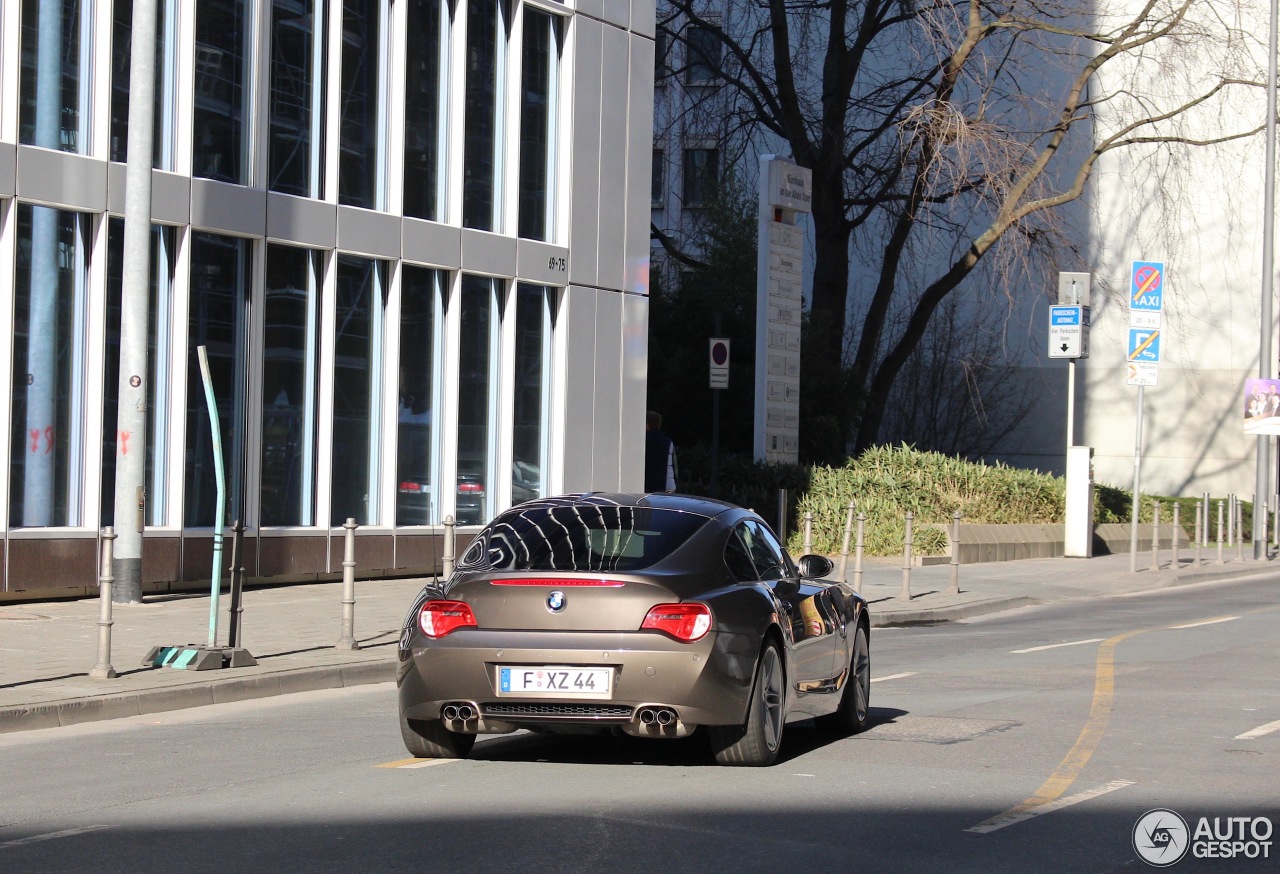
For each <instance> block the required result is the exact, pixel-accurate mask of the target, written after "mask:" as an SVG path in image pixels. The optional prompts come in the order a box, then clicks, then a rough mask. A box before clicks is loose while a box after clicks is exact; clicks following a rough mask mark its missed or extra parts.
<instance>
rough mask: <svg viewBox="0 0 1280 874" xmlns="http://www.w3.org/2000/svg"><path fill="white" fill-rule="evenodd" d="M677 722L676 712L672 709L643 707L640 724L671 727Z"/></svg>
mask: <svg viewBox="0 0 1280 874" xmlns="http://www.w3.org/2000/svg"><path fill="white" fill-rule="evenodd" d="M675 721H676V712H675V711H674V710H672V709H671V708H670V707H641V708H640V722H641V724H642V725H653V724H654V723H657V724H658V725H671V724H672V723H673V722H675Z"/></svg>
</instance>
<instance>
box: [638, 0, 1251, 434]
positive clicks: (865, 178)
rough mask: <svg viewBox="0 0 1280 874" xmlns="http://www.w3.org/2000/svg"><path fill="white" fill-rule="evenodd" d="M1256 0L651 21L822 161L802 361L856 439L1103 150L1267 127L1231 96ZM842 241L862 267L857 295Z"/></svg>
mask: <svg viewBox="0 0 1280 874" xmlns="http://www.w3.org/2000/svg"><path fill="white" fill-rule="evenodd" d="M1251 2H1253V0H1139V2H1137V3H1128V2H1123V0H1116V2H1115V3H1106V2H1105V0H1104V3H1103V4H1102V5H1103V6H1104V7H1105V8H1103V9H1101V10H1098V9H1097V4H1094V3H1090V2H1083V0H989V2H979V0H665V6H664V8H663V10H661V11H660V14H659V28H660V32H663V33H665V34H666V35H667V39H668V40H669V41H670V42H672V43H675V44H677V45H679V44H683V49H684V51H683V57H684V58H685V59H686V62H687V63H697V64H702V65H707V64H714V65H715V69H716V73H717V82H718V85H719V87H718V88H717V89H715V90H714V93H709V94H707V95H706V99H709V100H714V101H715V105H716V107H717V111H718V112H723V113H724V115H723V118H724V124H725V127H726V129H729V130H733V131H736V132H738V133H739V134H740V135H741V136H742V137H744V138H748V139H754V140H755V141H757V142H758V143H760V144H762V145H768V144H769V143H773V144H775V145H774V147H775V148H776V144H781V143H785V148H789V149H790V151H791V154H792V156H793V158H794V160H796V161H797V162H798V163H800V164H801V165H803V166H805V167H808V168H810V169H811V170H812V171H813V185H814V190H813V215H812V221H813V232H814V244H815V262H814V274H813V296H812V309H811V312H810V317H809V320H808V331H807V333H806V335H805V338H804V346H803V369H802V373H803V375H804V376H803V378H804V380H805V385H806V391H807V390H808V387H809V386H812V385H820V386H824V387H825V389H826V391H827V400H828V405H829V406H830V401H831V400H832V399H833V398H845V399H847V404H846V406H845V407H844V408H843V410H841V415H842V420H841V427H842V428H843V430H844V435H845V437H846V439H847V440H849V441H850V442H851V443H852V444H853V448H854V450H855V451H860V450H862V449H864V448H866V447H867V446H869V445H872V444H873V443H875V442H877V440H878V439H879V437H880V432H881V428H882V425H883V424H884V420H885V413H886V404H887V403H888V401H889V399H890V397H891V394H892V389H893V386H894V384H895V382H896V381H897V379H898V377H899V375H900V374H901V373H902V370H903V368H904V366H905V365H906V364H907V362H908V361H909V360H910V359H911V356H912V355H913V353H914V352H915V351H916V350H917V348H918V347H919V346H920V344H921V342H922V339H923V338H924V337H925V336H926V334H927V332H928V328H929V325H930V323H931V321H932V320H933V318H934V316H935V314H936V313H937V312H938V310H939V307H940V305H941V304H942V303H943V301H945V300H947V299H948V296H949V295H951V294H952V293H953V292H955V291H956V290H957V289H958V288H959V287H961V284H962V283H963V282H964V280H965V279H966V278H967V277H969V276H970V274H971V273H972V272H973V271H974V270H975V268H976V267H977V266H978V265H979V263H987V264H988V266H989V267H990V269H989V270H988V271H986V272H987V273H988V274H989V275H991V276H996V277H1000V278H1001V282H1002V283H1003V288H1004V291H1005V293H1006V294H1007V295H1008V296H1009V298H1010V301H1011V302H1012V301H1016V300H1017V299H1018V298H1019V297H1025V296H1026V295H1027V294H1031V293H1038V292H1031V291H1028V289H1030V288H1036V287H1038V285H1037V284H1035V283H1032V282H1028V281H1027V279H1028V274H1029V272H1034V268H1035V266H1036V265H1037V263H1039V264H1044V263H1046V262H1045V259H1052V258H1053V257H1054V252H1055V250H1057V249H1058V248H1059V247H1060V246H1062V245H1063V244H1064V243H1063V236H1062V221H1063V218H1062V215H1061V212H1062V208H1063V207H1065V206H1067V205H1069V204H1072V203H1073V202H1075V201H1077V200H1079V199H1080V198H1081V197H1082V195H1083V194H1084V192H1085V191H1086V186H1087V184H1088V182H1089V180H1090V177H1091V175H1092V174H1093V173H1094V171H1095V169H1096V168H1097V165H1098V162H1099V160H1100V159H1101V158H1102V157H1103V156H1104V155H1106V154H1107V153H1109V152H1114V151H1116V150H1121V149H1132V148H1135V147H1136V148H1138V149H1139V150H1142V151H1143V152H1144V154H1145V155H1146V157H1148V158H1149V159H1151V160H1153V161H1155V162H1163V163H1164V165H1165V166H1170V167H1177V166H1179V164H1180V162H1181V159H1183V158H1184V157H1185V154H1184V153H1185V151H1186V150H1187V149H1189V148H1191V147H1196V146H1209V145H1213V144H1217V143H1224V142H1227V141H1231V140H1236V139H1241V138H1245V137H1250V136H1255V135H1257V134H1258V133H1259V132H1260V131H1261V129H1262V127H1263V122H1262V120H1261V119H1246V118H1244V117H1242V116H1241V115H1240V114H1239V113H1237V112H1234V111H1233V110H1232V105H1233V103H1232V101H1237V100H1240V99H1242V98H1245V97H1246V96H1248V95H1246V89H1248V90H1252V91H1254V93H1256V90H1254V89H1260V88H1261V87H1262V80H1263V79H1264V77H1263V76H1262V75H1261V74H1260V72H1259V70H1258V67H1259V64H1258V59H1259V58H1260V57H1261V58H1265V53H1260V52H1259V51H1258V43H1257V40H1256V38H1255V37H1254V36H1253V34H1252V32H1251V28H1250V24H1249V17H1248V16H1249V14H1250V6H1249V4H1250V3H1251ZM713 3H714V4H715V5H713ZM1252 20H1253V21H1255V22H1256V21H1262V20H1265V19H1264V17H1262V16H1258V17H1254V18H1253V19H1252ZM694 34H696V39H693V38H691V37H692V35H694ZM708 34H710V35H711V36H712V37H714V39H713V40H710V39H709V37H708ZM695 102H696V101H695ZM695 111H696V110H695ZM665 242H670V241H669V240H667V241H665ZM851 255H856V256H858V258H859V263H860V264H861V265H864V266H865V267H867V269H868V270H869V274H868V277H867V281H866V288H865V293H864V294H862V295H861V296H859V297H857V298H856V299H855V301H854V305H853V306H851V305H850V278H851V270H850V258H851ZM984 259H985V262H984ZM846 331H847V332H848V333H847V334H846ZM802 448H803V447H802ZM839 448H840V449H843V448H844V447H843V446H840V447H839ZM813 450H814V447H810V451H809V452H808V455H809V457H811V458H814V457H817V458H821V457H822V456H823V455H827V454H830V453H831V450H825V451H813Z"/></svg>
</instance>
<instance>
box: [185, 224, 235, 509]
mask: <svg viewBox="0 0 1280 874" xmlns="http://www.w3.org/2000/svg"><path fill="white" fill-rule="evenodd" d="M250 269H251V246H250V243H249V241H248V240H242V239H239V238H237V237H224V236H221V235H218V234H207V233H195V234H192V235H191V300H190V302H189V304H188V306H189V308H190V320H189V322H188V335H187V343H188V350H187V422H186V431H187V434H186V446H185V447H184V453H185V455H184V458H183V469H184V471H185V476H186V490H185V497H184V509H183V524H184V525H186V526H187V527H188V528H197V527H208V526H212V525H213V524H214V523H215V521H216V519H217V507H218V500H217V499H218V488H217V476H216V472H215V471H216V468H215V466H214V443H213V430H212V428H211V427H210V418H209V408H208V404H207V402H206V400H205V391H204V380H203V379H202V378H201V375H200V360H199V358H198V355H197V350H198V348H199V347H200V346H204V347H205V349H206V350H207V351H206V354H207V355H208V358H209V371H210V377H211V379H212V382H213V394H214V399H215V401H216V409H217V412H218V435H219V440H220V442H221V445H222V459H223V469H224V471H225V476H226V489H225V497H226V505H225V507H224V513H225V515H224V517H223V521H224V522H226V523H227V524H230V523H231V522H232V521H233V520H235V519H238V518H243V516H242V514H241V509H240V508H241V507H242V506H243V504H242V502H241V489H240V486H241V483H242V482H243V479H244V477H243V469H244V465H243V463H242V460H243V458H244V451H245V447H244V420H245V386H246V385H247V384H248V383H247V375H246V368H247V366H248V359H249V355H248V348H247V346H248V344H247V334H248V331H247V327H246V325H247V311H248V301H249V288H250V277H251V275H252V274H251V272H250Z"/></svg>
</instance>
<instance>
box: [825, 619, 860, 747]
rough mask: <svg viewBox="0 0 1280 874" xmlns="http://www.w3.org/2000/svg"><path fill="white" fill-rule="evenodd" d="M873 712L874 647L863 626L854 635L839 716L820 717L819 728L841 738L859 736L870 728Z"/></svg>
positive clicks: (833, 714)
mask: <svg viewBox="0 0 1280 874" xmlns="http://www.w3.org/2000/svg"><path fill="white" fill-rule="evenodd" d="M870 712H871V645H870V643H869V642H868V641H867V630H866V629H865V628H863V627H862V626H861V625H859V626H858V630H857V631H855V632H854V633H853V654H852V656H851V657H850V659H849V679H848V681H846V682H845V684H844V693H843V694H842V695H841V696H840V706H839V708H837V710H836V712H835V713H831V714H828V715H826V716H820V717H818V719H817V723H818V726H819V727H820V728H822V729H824V730H826V731H831V732H834V733H837V734H841V735H849V734H857V733H858V732H860V731H863V730H864V729H865V728H866V727H867V720H868V717H869V714H870Z"/></svg>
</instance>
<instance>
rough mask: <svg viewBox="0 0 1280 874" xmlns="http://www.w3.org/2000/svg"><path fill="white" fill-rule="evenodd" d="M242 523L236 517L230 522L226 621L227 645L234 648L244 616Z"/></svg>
mask: <svg viewBox="0 0 1280 874" xmlns="http://www.w3.org/2000/svg"><path fill="white" fill-rule="evenodd" d="M243 541H244V523H243V522H241V521H240V520H239V519H237V520H236V521H235V522H233V523H231V607H230V608H229V611H230V614H231V615H230V621H229V622H228V623H227V647H228V648H230V649H235V648H236V647H238V646H242V645H243V644H242V643H241V641H240V628H241V620H242V619H243V618H244V604H243V603H242V599H243V597H244V568H243V567H242V566H241V565H242V563H241V557H242V553H243V550H244V542H243Z"/></svg>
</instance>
